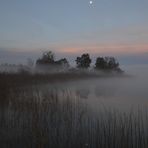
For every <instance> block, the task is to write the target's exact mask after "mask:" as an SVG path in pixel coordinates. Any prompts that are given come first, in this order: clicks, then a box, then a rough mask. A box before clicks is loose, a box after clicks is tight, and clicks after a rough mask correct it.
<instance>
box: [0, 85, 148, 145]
mask: <svg viewBox="0 0 148 148" xmlns="http://www.w3.org/2000/svg"><path fill="white" fill-rule="evenodd" d="M1 84H2V83H1ZM10 86H11V85H9V87H7V86H6V85H3V86H2V85H1V89H3V92H2V91H1V92H0V148H20V147H21V148H46V147H47V148H86V147H88V148H147V147H148V126H147V125H148V112H147V110H146V109H140V108H139V109H137V110H131V111H130V112H122V111H118V110H116V109H106V108H104V109H100V110H99V111H98V112H97V113H96V114H94V113H93V111H92V110H91V109H90V108H89V105H87V104H86V103H85V100H82V99H80V98H79V97H78V96H75V95H73V94H72V93H71V92H70V91H68V90H66V91H63V90H62V89H61V91H60V92H59V91H57V90H48V89H40V88H39V87H38V86H34V85H33V86H31V85H30V87H18V86H16V87H10ZM13 86H14V85H13Z"/></svg>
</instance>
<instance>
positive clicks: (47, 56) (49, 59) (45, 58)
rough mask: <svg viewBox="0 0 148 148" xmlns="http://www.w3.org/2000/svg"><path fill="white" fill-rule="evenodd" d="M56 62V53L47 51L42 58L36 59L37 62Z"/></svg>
mask: <svg viewBox="0 0 148 148" xmlns="http://www.w3.org/2000/svg"><path fill="white" fill-rule="evenodd" d="M52 63H54V53H53V52H52V51H47V52H44V53H43V54H42V58H41V59H38V60H37V61H36V64H52Z"/></svg>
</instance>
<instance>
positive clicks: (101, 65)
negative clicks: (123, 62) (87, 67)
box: [95, 57, 122, 72]
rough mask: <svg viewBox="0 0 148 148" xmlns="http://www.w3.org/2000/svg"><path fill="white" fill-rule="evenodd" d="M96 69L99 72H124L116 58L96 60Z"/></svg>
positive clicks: (99, 58)
mask: <svg viewBox="0 0 148 148" xmlns="http://www.w3.org/2000/svg"><path fill="white" fill-rule="evenodd" d="M95 68H96V69H98V70H113V71H117V72H122V70H121V69H120V68H119V63H118V62H117V61H116V59H115V58H114V57H104V58H103V57H98V58H97V59H96V63H95Z"/></svg>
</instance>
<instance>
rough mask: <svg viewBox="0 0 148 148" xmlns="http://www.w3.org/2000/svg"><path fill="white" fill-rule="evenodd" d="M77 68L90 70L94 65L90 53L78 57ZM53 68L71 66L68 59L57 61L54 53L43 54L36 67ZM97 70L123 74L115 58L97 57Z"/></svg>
mask: <svg viewBox="0 0 148 148" xmlns="http://www.w3.org/2000/svg"><path fill="white" fill-rule="evenodd" d="M75 62H76V67H77V68H78V69H88V68H89V67H90V65H91V63H92V59H91V58H90V55H89V54H88V53H84V54H82V55H81V56H79V57H77V58H76V60H75ZM48 65H50V66H53V67H56V66H58V67H67V68H68V67H70V64H69V62H68V60H67V59H66V58H62V59H60V60H55V55H54V53H53V52H52V51H47V52H44V53H43V54H42V57H41V58H39V59H37V61H36V66H48ZM93 67H94V69H96V70H102V71H116V72H122V70H121V69H120V67H119V62H118V61H117V60H116V59H115V58H114V57H109V56H107V57H101V56H99V57H97V58H96V61H95V65H94V66H93Z"/></svg>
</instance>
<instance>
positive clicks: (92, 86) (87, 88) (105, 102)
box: [48, 65, 148, 110]
mask: <svg viewBox="0 0 148 148" xmlns="http://www.w3.org/2000/svg"><path fill="white" fill-rule="evenodd" d="M123 69H124V70H125V71H126V73H128V74H130V75H131V77H127V78H98V79H88V80H83V81H71V82H65V83H57V84H54V86H53V85H52V86H48V87H50V88H52V89H53V88H56V89H58V90H59V92H60V91H61V90H62V91H68V92H70V93H71V95H72V96H78V97H80V98H81V99H83V100H84V102H86V103H87V104H88V105H89V106H91V107H92V108H94V109H97V108H99V107H100V106H105V107H107V108H108V107H114V108H117V109H123V110H128V109H131V107H132V108H137V107H147V106H148V78H147V76H148V65H142V66H138V65H137V66H128V67H123Z"/></svg>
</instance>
